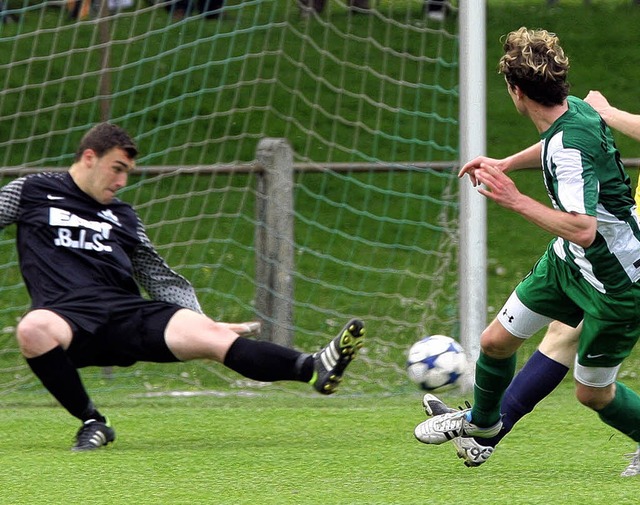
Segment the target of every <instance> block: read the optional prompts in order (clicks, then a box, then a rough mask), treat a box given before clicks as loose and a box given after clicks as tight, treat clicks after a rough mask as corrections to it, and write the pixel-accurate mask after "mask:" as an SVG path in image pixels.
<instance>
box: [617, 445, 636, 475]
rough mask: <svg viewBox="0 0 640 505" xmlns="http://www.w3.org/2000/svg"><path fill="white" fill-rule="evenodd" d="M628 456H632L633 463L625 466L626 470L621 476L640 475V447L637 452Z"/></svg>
mask: <svg viewBox="0 0 640 505" xmlns="http://www.w3.org/2000/svg"><path fill="white" fill-rule="evenodd" d="M626 456H627V457H629V458H631V463H629V466H628V467H627V468H625V470H624V472H622V473H621V474H620V476H621V477H635V476H636V475H640V447H638V450H637V451H636V452H633V453H631V454H627V455H626Z"/></svg>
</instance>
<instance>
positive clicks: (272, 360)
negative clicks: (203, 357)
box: [224, 337, 313, 382]
mask: <svg viewBox="0 0 640 505" xmlns="http://www.w3.org/2000/svg"><path fill="white" fill-rule="evenodd" d="M224 365H225V366H226V367H228V368H230V369H231V370H233V371H235V372H238V373H239V374H240V375H243V376H244V377H247V378H249V379H253V380H257V381H261V382H275V381H287V380H288V381H302V382H309V381H310V380H311V376H312V375H313V358H311V356H310V355H307V354H302V353H300V352H299V351H296V350H294V349H289V348H288V347H284V346H281V345H278V344H274V343H272V342H266V341H264V340H251V339H248V338H245V337H238V338H237V339H236V340H235V342H234V343H233V344H231V347H230V348H229V350H228V351H227V355H226V356H225V358H224Z"/></svg>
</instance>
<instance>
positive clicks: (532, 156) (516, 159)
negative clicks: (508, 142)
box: [458, 142, 542, 186]
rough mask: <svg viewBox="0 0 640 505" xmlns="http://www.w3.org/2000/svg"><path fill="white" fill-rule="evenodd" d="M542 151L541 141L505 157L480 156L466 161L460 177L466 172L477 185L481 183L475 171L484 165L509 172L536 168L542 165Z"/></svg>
mask: <svg viewBox="0 0 640 505" xmlns="http://www.w3.org/2000/svg"><path fill="white" fill-rule="evenodd" d="M541 152H542V146H541V144H540V143H539V142H537V143H535V144H533V145H532V146H529V147H527V148H526V149H523V150H522V151H520V152H517V153H515V154H512V155H511V156H507V157H506V158H503V159H495V158H489V157H487V156H478V157H477V158H474V159H473V160H471V161H469V162H468V163H465V165H464V166H463V167H462V168H461V169H460V172H458V177H463V176H464V175H465V174H466V175H469V178H470V179H471V183H472V184H473V185H474V186H477V185H478V184H479V183H478V181H477V179H476V177H475V171H476V170H477V169H479V168H481V167H482V166H483V165H491V166H493V167H495V168H497V169H499V170H501V171H502V172H509V171H511V170H519V169H521V168H535V167H540V155H541Z"/></svg>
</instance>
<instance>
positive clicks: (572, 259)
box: [541, 96, 640, 293]
mask: <svg viewBox="0 0 640 505" xmlns="http://www.w3.org/2000/svg"><path fill="white" fill-rule="evenodd" d="M567 101H568V105H569V110H568V111H567V112H565V113H564V114H563V115H562V116H561V117H560V118H558V119H557V120H556V121H555V122H554V123H553V124H552V125H551V127H550V128H549V129H548V130H547V131H545V132H544V133H543V134H542V135H541V139H542V170H543V176H544V182H545V185H546V188H547V193H548V194H549V198H550V199H551V203H552V204H553V207H554V208H555V209H559V210H562V211H565V212H575V213H578V214H587V215H589V216H595V217H596V218H597V220H598V230H597V233H596V238H595V240H594V242H593V244H591V245H590V246H589V247H587V248H583V247H580V246H579V245H577V244H574V243H572V242H569V241H567V240H565V239H563V238H556V239H555V242H554V243H552V248H553V251H554V252H555V254H557V255H558V257H560V258H561V259H562V260H564V261H565V262H566V263H567V264H568V265H569V266H570V267H571V268H572V269H574V270H575V271H576V272H578V273H579V275H581V276H582V277H583V278H584V279H586V280H587V281H588V282H589V284H591V285H592V286H593V287H594V288H596V289H597V290H598V291H600V292H601V293H617V292H621V291H624V290H625V289H628V287H629V286H630V285H631V284H632V283H635V282H637V281H638V280H639V279H640V223H639V222H638V217H637V214H636V210H635V202H634V199H633V195H632V191H631V182H630V179H629V176H628V175H627V173H626V172H625V170H624V166H623V165H622V162H621V161H620V153H619V152H618V150H617V148H616V146H615V143H614V140H613V137H612V135H611V131H610V130H609V128H608V127H607V126H606V124H605V122H604V121H603V120H602V119H601V118H600V116H599V115H598V113H597V112H596V111H594V110H593V109H592V108H591V107H590V106H589V105H588V104H586V103H585V102H583V101H582V100H580V99H579V98H576V97H573V96H570V97H568V99H567Z"/></svg>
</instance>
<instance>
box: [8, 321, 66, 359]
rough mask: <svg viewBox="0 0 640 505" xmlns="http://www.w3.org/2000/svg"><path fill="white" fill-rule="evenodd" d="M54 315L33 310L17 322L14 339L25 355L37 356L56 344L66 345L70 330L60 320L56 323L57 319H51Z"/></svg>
mask: <svg viewBox="0 0 640 505" xmlns="http://www.w3.org/2000/svg"><path fill="white" fill-rule="evenodd" d="M41 312H42V311H41ZM54 317H56V316H50V315H49V314H44V313H39V312H37V311H34V312H31V313H29V314H27V316H25V317H24V318H23V319H22V320H21V321H20V322H19V323H18V326H17V328H16V340H17V341H18V346H19V348H20V352H21V353H22V354H23V355H24V356H25V357H27V358H31V357H35V356H39V355H41V354H43V353H45V352H47V351H48V350H51V349H52V348H53V347H55V346H57V345H61V346H62V347H64V348H66V347H68V344H69V343H70V340H71V330H70V329H67V326H68V325H67V324H66V323H64V322H62V320H60V322H59V323H58V325H56V324H55V323H56V322H58V321H55V320H53V318H54ZM58 326H59V327H58Z"/></svg>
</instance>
